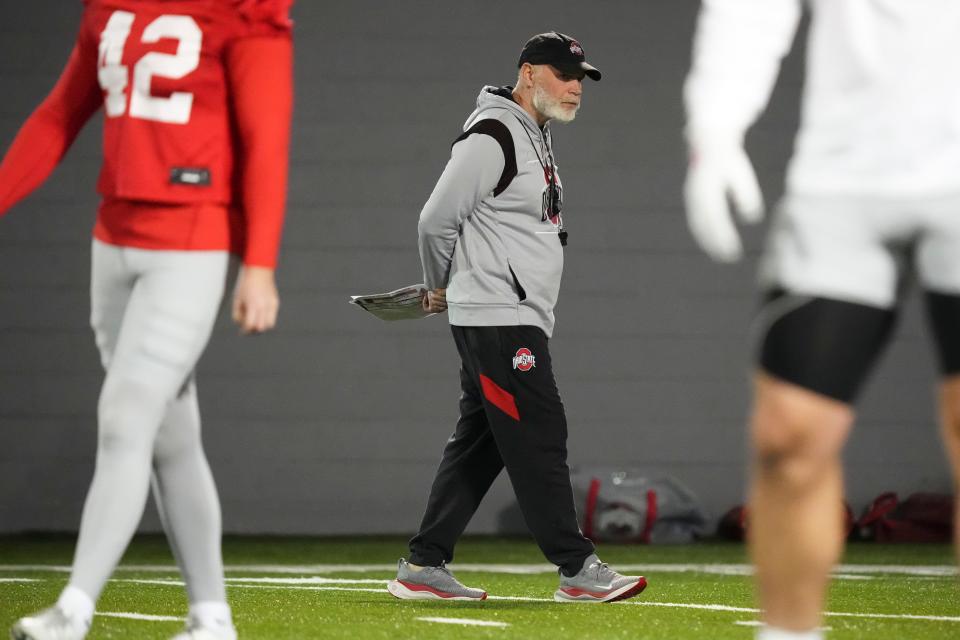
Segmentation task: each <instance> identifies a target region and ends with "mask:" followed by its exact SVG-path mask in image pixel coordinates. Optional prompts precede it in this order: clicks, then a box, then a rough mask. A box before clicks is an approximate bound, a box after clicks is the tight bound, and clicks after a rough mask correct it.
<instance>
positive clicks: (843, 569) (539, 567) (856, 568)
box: [0, 563, 957, 577]
mask: <svg viewBox="0 0 960 640" xmlns="http://www.w3.org/2000/svg"><path fill="white" fill-rule="evenodd" d="M396 568H397V566H396V565H395V564H393V563H390V564H313V565H261V564H255V565H229V566H227V567H226V570H227V572H230V573H237V572H243V573H279V574H301V575H303V574H307V575H310V574H324V573H365V572H373V571H390V572H392V571H395V570H396ZM450 568H451V569H453V570H455V571H463V572H482V573H501V574H514V575H535V574H542V573H556V571H557V568H556V567H555V566H553V565H551V564H546V563H537V564H488V563H463V564H455V565H451V566H450ZM117 570H118V571H124V572H143V573H175V572H177V567H175V566H173V565H123V566H121V567H118V569H117ZM617 570H618V571H620V572H630V573H706V574H714V575H737V576H740V575H742V576H747V575H752V574H753V568H752V567H751V566H750V565H749V564H708V563H641V564H617ZM0 571H52V572H60V573H67V572H69V571H70V567H69V566H68V565H46V564H32V565H31V564H19V565H0ZM835 572H836V573H835V575H838V576H853V575H858V576H860V575H904V576H929V577H952V576H956V575H957V568H956V567H955V566H953V565H891V564H842V565H839V566H837V567H836V570H835Z"/></svg>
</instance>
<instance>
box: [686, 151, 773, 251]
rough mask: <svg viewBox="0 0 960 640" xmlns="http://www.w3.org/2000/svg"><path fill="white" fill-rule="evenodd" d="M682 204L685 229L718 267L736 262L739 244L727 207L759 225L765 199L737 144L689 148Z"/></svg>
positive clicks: (751, 169)
mask: <svg viewBox="0 0 960 640" xmlns="http://www.w3.org/2000/svg"><path fill="white" fill-rule="evenodd" d="M728 196H729V199H730V200H729V201H728V200H727V198H728ZM683 198H684V203H685V204H686V207H687V225H688V226H689V227H690V232H691V233H693V237H694V238H695V239H696V241H697V243H698V244H699V245H700V247H701V248H702V249H703V250H704V251H706V252H707V254H708V255H709V256H710V257H711V258H713V259H714V260H717V261H719V262H736V261H737V260H739V259H740V258H741V257H742V256H743V244H742V243H741V242H740V236H739V235H737V229H736V227H735V226H734V224H733V216H732V215H731V213H730V201H732V202H733V206H734V207H735V208H736V210H737V213H738V214H739V217H740V219H741V220H743V221H744V222H747V223H751V224H753V223H756V222H760V221H761V220H762V219H763V194H762V193H761V192H760V185H759V184H758V183H757V176H756V174H755V173H754V171H753V166H751V164H750V159H749V158H748V157H747V154H746V152H745V151H744V150H743V146H742V145H741V144H740V143H739V142H735V141H731V142H725V143H716V142H713V143H709V144H696V143H694V142H691V152H690V166H689V167H688V168H687V179H686V182H685V183H684V185H683Z"/></svg>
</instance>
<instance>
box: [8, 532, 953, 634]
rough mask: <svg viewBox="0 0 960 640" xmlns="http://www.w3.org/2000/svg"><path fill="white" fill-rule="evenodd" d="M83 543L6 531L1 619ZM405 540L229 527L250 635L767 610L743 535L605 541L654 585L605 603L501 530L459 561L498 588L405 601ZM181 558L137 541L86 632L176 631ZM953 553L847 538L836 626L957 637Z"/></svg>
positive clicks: (692, 623) (231, 560)
mask: <svg viewBox="0 0 960 640" xmlns="http://www.w3.org/2000/svg"><path fill="white" fill-rule="evenodd" d="M72 547H73V541H72V539H70V538H64V537H35V536H32V537H13V538H2V537H0V625H2V626H4V627H5V626H9V624H10V623H11V622H12V621H13V620H14V619H16V618H17V617H19V616H21V615H23V614H26V613H30V612H32V611H34V610H37V609H39V608H43V607H45V606H48V605H49V604H50V603H51V602H52V601H53V600H54V599H55V598H56V595H57V594H58V592H59V590H60V589H61V588H62V587H63V585H64V583H65V581H66V577H67V575H66V573H65V572H64V571H63V570H58V569H56V567H58V566H60V567H63V565H66V564H69V562H70V558H71V553H72ZM404 552H405V544H404V540H402V539H400V538H352V539H348V538H336V539H312V538H230V539H227V540H226V541H225V543H224V555H225V560H226V563H227V566H228V571H227V580H228V591H229V596H230V600H231V604H232V606H233V609H234V614H235V618H236V622H237V626H238V628H239V630H240V637H241V638H246V639H254V638H264V639H267V638H269V639H293V638H359V639H366V638H390V639H397V638H424V639H430V638H451V639H459V638H504V639H506V638H510V639H515V638H523V639H525V640H526V639H538V638H545V639H546V638H549V639H551V640H553V639H557V638H577V639H586V638H598V639H599V638H632V639H637V640H639V639H645V638H663V639H670V640H679V639H684V638H691V639H702V638H710V639H717V640H722V639H726V638H741V639H745V640H747V639H749V638H751V637H752V633H753V628H752V627H751V626H750V625H751V624H752V623H753V621H755V620H756V618H757V614H756V610H755V609H754V607H755V602H754V599H753V594H752V592H751V586H750V581H749V577H748V576H747V575H745V571H746V570H747V567H746V565H745V564H744V563H745V554H744V549H743V547H742V546H740V545H734V544H699V545H693V546H678V547H637V546H629V547H627V546H606V547H601V548H600V554H601V557H602V558H603V559H604V560H605V561H607V562H609V563H610V564H611V565H613V566H614V567H615V568H618V569H620V568H621V567H624V566H628V565H633V566H634V567H636V568H642V573H643V574H644V575H646V576H647V579H648V580H649V583H650V585H649V587H647V590H646V591H645V592H644V593H643V594H641V595H640V597H638V598H635V599H632V600H628V601H625V602H622V603H616V604H609V605H584V604H557V603H554V602H553V601H552V595H553V591H554V589H555V588H556V576H555V574H554V573H553V572H552V571H551V570H550V567H549V566H548V565H546V564H545V563H544V560H543V558H542V556H541V555H540V554H539V552H538V550H537V548H536V547H535V546H534V545H533V544H532V543H531V542H528V541H524V540H502V539H491V538H468V539H465V540H464V541H463V542H462V543H461V545H460V548H459V549H458V556H457V559H456V562H455V563H453V565H451V566H452V568H453V569H454V571H456V572H457V574H458V576H459V577H460V578H461V579H462V580H463V581H464V582H466V583H467V584H470V585H472V586H478V587H482V588H485V589H486V590H487V591H488V592H489V593H490V599H489V600H487V601H485V602H480V603H443V602H426V603H411V602H401V601H399V600H395V599H393V598H392V597H391V596H390V595H389V594H387V592H386V590H385V583H386V581H387V580H388V579H389V578H391V577H392V575H393V570H392V567H393V566H395V563H396V561H397V558H398V557H400V556H401V555H402V554H403V553H404ZM172 564H173V562H172V559H171V557H170V555H169V553H168V552H167V550H166V546H165V543H164V541H163V539H162V538H160V537H144V538H139V539H137V540H136V542H135V543H134V544H133V545H132V547H131V549H130V551H129V553H128V554H127V556H126V557H125V559H124V566H123V568H122V569H121V570H120V571H118V572H117V573H116V574H115V575H114V579H113V580H112V581H111V582H110V583H109V585H108V586H107V588H106V591H105V592H104V595H103V597H102V598H101V600H100V602H99V603H98V607H97V611H98V615H97V617H96V618H95V619H94V624H93V628H92V630H91V633H90V635H89V636H88V637H89V638H90V639H91V640H97V639H100V638H136V639H141V638H142V639H153V638H157V639H161V638H168V637H169V636H171V635H173V634H174V633H175V632H176V631H177V630H178V629H179V628H180V627H181V625H182V622H180V620H181V619H182V618H183V616H184V615H185V613H186V598H185V596H184V593H183V588H182V587H181V586H180V583H179V575H178V574H177V572H176V571H175V569H174V568H173V566H172ZM502 565H512V566H506V567H504V566H502ZM952 566H953V565H952V553H951V551H950V549H949V548H948V547H946V546H942V545H924V546H879V545H872V544H861V545H854V546H852V547H851V548H850V549H849V551H848V553H847V556H846V557H845V559H844V565H843V566H841V567H840V568H838V571H837V573H838V577H837V580H835V581H834V585H833V588H832V590H831V593H830V601H829V604H828V611H829V614H828V616H827V618H826V624H827V625H828V626H829V627H830V628H831V629H832V633H831V634H830V635H829V637H830V638H831V639H835V640H841V639H853V638H869V639H870V640H884V639H891V640H893V639H897V640H904V639H906V640H913V639H918V638H923V639H926V638H931V639H932V638H942V639H947V638H953V639H956V638H960V583H958V580H957V578H956V575H955V572H954V570H953V568H952ZM458 567H459V569H458ZM507 569H516V570H521V571H523V573H508V572H507ZM428 618H434V619H446V621H443V620H427V619H428ZM450 619H455V620H462V621H463V620H465V621H473V622H479V623H484V625H485V626H475V625H467V624H464V623H463V622H451V621H450Z"/></svg>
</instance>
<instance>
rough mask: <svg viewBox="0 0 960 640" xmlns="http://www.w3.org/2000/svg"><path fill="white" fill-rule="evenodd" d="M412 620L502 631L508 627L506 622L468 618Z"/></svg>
mask: <svg viewBox="0 0 960 640" xmlns="http://www.w3.org/2000/svg"><path fill="white" fill-rule="evenodd" d="M414 620H419V621H421V622H437V623H440V624H460V625H466V626H470V627H499V628H501V629H504V628H506V627H509V626H510V625H509V624H507V623H506V622H494V621H493V620H472V619H470V618H437V617H424V618H414Z"/></svg>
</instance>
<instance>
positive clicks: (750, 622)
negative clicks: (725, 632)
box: [733, 620, 833, 632]
mask: <svg viewBox="0 0 960 640" xmlns="http://www.w3.org/2000/svg"><path fill="white" fill-rule="evenodd" d="M733 624H736V625H740V626H741V627H762V626H763V623H762V622H760V621H759V620H737V621H735V622H734V623H733ZM817 631H823V632H826V631H833V627H819V628H818V629H817Z"/></svg>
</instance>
